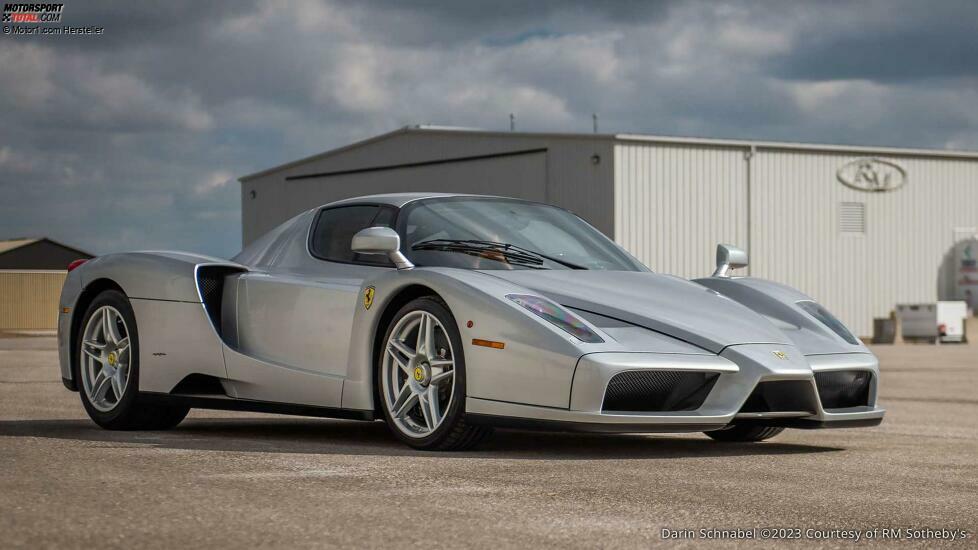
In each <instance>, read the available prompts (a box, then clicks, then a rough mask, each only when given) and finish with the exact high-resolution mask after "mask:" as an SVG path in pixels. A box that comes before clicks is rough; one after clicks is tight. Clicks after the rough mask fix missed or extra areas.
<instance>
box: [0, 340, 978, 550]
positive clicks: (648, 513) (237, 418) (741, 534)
mask: <svg viewBox="0 0 978 550" xmlns="http://www.w3.org/2000/svg"><path fill="white" fill-rule="evenodd" d="M874 351H876V352H877V354H878V355H879V357H880V360H881V364H882V385H881V403H882V405H883V406H884V407H885V408H887V409H888V412H887V416H886V419H885V420H884V423H883V424H882V425H881V426H879V427H876V428H867V429H844V430H819V431H802V430H789V431H786V432H785V433H783V434H781V435H780V436H778V437H777V438H775V439H773V440H771V441H768V442H764V443H760V444H721V443H717V442H714V441H712V440H710V439H708V438H707V437H705V436H703V435H702V434H690V435H667V436H666V435H664V436H644V435H622V436H591V435H583V436H582V435H569V434H550V433H534V432H515V431H505V432H503V431H501V432H497V434H496V435H495V436H494V438H493V439H491V440H490V441H489V442H487V443H486V444H484V445H483V446H482V447H481V448H480V449H478V450H476V451H473V452H465V453H448V454H438V453H425V452H417V451H413V450H410V449H408V448H406V447H404V446H402V445H400V444H399V443H397V442H396V441H395V440H394V439H393V438H392V437H391V436H390V435H389V434H388V432H387V430H386V428H385V426H384V425H383V424H382V423H380V422H373V423H361V422H354V421H342V420H323V419H313V418H301V417H284V416H273V415H261V414H247V413H232V412H221V411H194V412H192V413H191V416H190V417H188V419H187V420H186V421H184V423H183V424H181V425H180V426H179V427H178V428H177V429H175V430H173V431H170V432H109V431H104V430H101V429H99V428H97V427H96V426H95V425H94V424H92V423H91V422H90V421H89V420H88V418H87V417H86V415H85V412H84V410H83V409H82V406H81V403H80V402H79V399H78V395H77V394H75V393H71V392H69V391H67V390H66V389H64V387H63V386H62V385H61V382H60V375H59V373H58V368H57V352H56V351H55V349H54V339H53V338H50V337H32V338H23V337H21V338H0V547H3V548H10V547H25V548H28V547H29V548H39V547H102V548H111V547H127V548H133V547H138V548H178V547H179V548H196V547H209V548H211V547H213V548H243V547H246V548H247V547H282V548H297V547H373V548H406V547H421V546H424V547H427V548H459V547H492V548H505V547H522V548H525V547H554V548H556V547H560V548H567V547H575V548H576V547H582V548H596V547H600V548H619V547H621V548H647V547H650V546H657V547H660V546H661V547H676V548H680V547H690V546H706V547H726V546H745V547H756V546H758V545H762V546H775V545H778V546H780V545H782V543H783V542H784V541H772V540H766V541H758V540H755V539H753V538H745V537H761V536H767V537H771V536H776V535H780V536H785V537H794V536H796V534H797V536H798V537H800V538H799V539H792V540H789V542H790V543H791V544H793V545H797V546H803V547H812V548H814V547H832V548H836V547H838V548H849V547H855V546H866V545H870V544H877V545H887V546H890V545H894V544H895V543H896V542H898V541H899V542H900V545H899V546H900V547H934V546H937V545H942V546H943V545H947V546H951V547H959V548H965V547H975V546H978V538H976V535H975V532H976V530H978V345H943V346H930V345H896V346H879V347H876V348H874ZM773 529H784V531H773ZM886 529H892V530H894V531H885V530H886ZM896 529H900V531H899V532H896V531H895V530H896ZM664 530H666V531H665V535H668V536H664ZM796 530H797V531H796ZM960 530H964V531H967V532H968V533H969V534H968V535H967V538H965V539H963V540H962V539H961V538H960V537H961V533H960ZM856 534H858V535H859V536H860V540H859V542H855V541H854V540H851V539H850V538H846V537H852V536H855V535H856ZM955 535H956V536H958V537H959V538H958V540H956V541H953V542H952V541H948V540H944V539H938V538H935V537H937V536H955ZM868 537H872V538H868Z"/></svg>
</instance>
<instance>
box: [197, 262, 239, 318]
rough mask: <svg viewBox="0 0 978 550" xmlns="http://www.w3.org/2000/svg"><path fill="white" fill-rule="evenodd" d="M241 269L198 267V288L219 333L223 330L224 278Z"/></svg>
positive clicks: (205, 307)
mask: <svg viewBox="0 0 978 550" xmlns="http://www.w3.org/2000/svg"><path fill="white" fill-rule="evenodd" d="M239 271H241V270H240V269H237V268H234V267H230V266H220V265H218V266H200V267H198V268H197V288H198V289H199V290H200V298H201V300H203V302H204V309H206V310H207V315H208V317H210V318H211V323H213V325H214V329H215V330H217V332H218V333H220V332H221V301H222V298H223V294H224V278H225V277H226V276H228V275H230V274H232V273H237V272H239Z"/></svg>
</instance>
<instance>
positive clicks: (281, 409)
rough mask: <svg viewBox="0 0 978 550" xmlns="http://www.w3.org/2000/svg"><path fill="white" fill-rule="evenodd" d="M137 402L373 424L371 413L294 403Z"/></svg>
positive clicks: (153, 398) (183, 398) (159, 398)
mask: <svg viewBox="0 0 978 550" xmlns="http://www.w3.org/2000/svg"><path fill="white" fill-rule="evenodd" d="M139 398H140V399H141V400H145V401H148V402H157V403H170V404H178V405H183V406H186V407H190V408H192V409H213V410H222V411H248V412H262V413H272V414H288V415H294V416H316V417H320V418H345V419H349V420H375V419H376V416H375V415H374V412H373V411H365V410H358V409H338V408H334V407H317V406H314V405H296V404H294V403H275V402H271V401H255V400H251V399H235V398H232V397H218V396H211V395H173V394H169V393H154V392H140V394H139Z"/></svg>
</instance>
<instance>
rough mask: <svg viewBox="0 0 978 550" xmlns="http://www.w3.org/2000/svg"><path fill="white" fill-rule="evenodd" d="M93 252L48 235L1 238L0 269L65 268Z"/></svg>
mask: <svg viewBox="0 0 978 550" xmlns="http://www.w3.org/2000/svg"><path fill="white" fill-rule="evenodd" d="M92 257H94V256H93V255H92V254H89V253H88V252H85V251H83V250H79V249H77V248H75V247H73V246H68V245H66V244H62V243H59V242H57V241H55V240H52V239H49V238H47V237H39V238H19V239H7V240H0V270H5V269H14V270H17V269H28V270H34V269H40V270H63V269H65V268H67V266H68V263H70V262H71V261H73V260H78V259H89V258H92Z"/></svg>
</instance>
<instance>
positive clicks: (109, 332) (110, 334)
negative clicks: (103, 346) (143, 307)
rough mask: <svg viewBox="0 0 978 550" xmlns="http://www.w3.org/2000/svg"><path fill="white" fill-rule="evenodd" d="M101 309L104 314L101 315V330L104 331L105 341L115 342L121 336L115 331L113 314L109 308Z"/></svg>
mask: <svg viewBox="0 0 978 550" xmlns="http://www.w3.org/2000/svg"><path fill="white" fill-rule="evenodd" d="M103 311H104V314H103V315H102V331H103V332H104V335H105V341H106V342H111V343H113V344H116V343H118V342H119V340H121V339H122V338H121V337H120V336H119V333H118V332H116V327H115V316H114V315H112V310H111V309H108V308H106V309H104V310H103Z"/></svg>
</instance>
